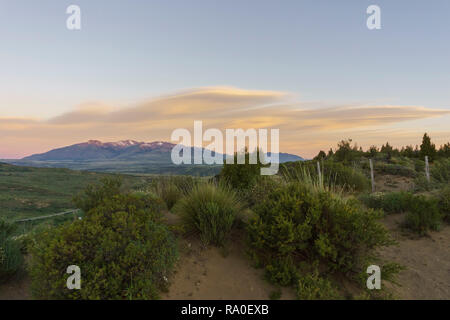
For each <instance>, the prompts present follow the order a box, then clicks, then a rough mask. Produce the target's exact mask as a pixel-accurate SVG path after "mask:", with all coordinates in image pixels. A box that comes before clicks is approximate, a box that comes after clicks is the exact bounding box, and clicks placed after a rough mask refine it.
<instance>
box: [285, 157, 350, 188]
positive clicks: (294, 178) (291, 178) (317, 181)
mask: <svg viewBox="0 0 450 320" xmlns="http://www.w3.org/2000/svg"><path fill="white" fill-rule="evenodd" d="M314 170H315V169H314V168H313V167H312V166H309V165H305V164H303V163H300V162H298V163H296V164H295V165H294V166H290V167H287V166H286V165H282V167H281V176H282V178H283V180H284V182H286V183H290V182H301V183H302V184H305V185H307V186H308V187H310V188H311V189H312V190H314V191H317V192H330V193H333V194H337V195H342V194H343V192H344V190H345V187H344V186H341V185H338V184H337V183H336V179H333V176H332V174H330V176H329V177H328V179H325V178H324V174H323V169H321V170H322V174H321V175H320V176H319V175H318V174H317V172H316V171H314ZM334 178H335V176H334Z"/></svg>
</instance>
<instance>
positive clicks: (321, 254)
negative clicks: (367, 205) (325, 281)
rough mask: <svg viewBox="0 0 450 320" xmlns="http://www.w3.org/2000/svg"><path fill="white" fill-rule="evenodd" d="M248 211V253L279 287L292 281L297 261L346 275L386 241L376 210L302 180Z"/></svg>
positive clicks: (384, 230)
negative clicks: (316, 263)
mask: <svg viewBox="0 0 450 320" xmlns="http://www.w3.org/2000/svg"><path fill="white" fill-rule="evenodd" d="M254 211H255V213H256V217H255V218H254V219H253V220H252V221H251V222H250V223H249V225H248V233H249V242H250V253H251V256H252V258H253V259H254V262H255V263H256V264H257V265H259V266H262V267H265V270H266V272H267V275H268V277H269V279H271V280H272V281H274V282H277V283H280V284H282V285H287V284H295V281H296V279H298V273H297V271H298V263H299V261H302V260H306V261H311V262H314V261H320V262H322V264H323V265H324V266H325V267H326V268H327V269H328V270H330V271H340V272H343V273H347V272H352V271H354V270H355V269H358V268H361V266H362V265H363V264H364V262H365V261H366V260H368V259H369V258H371V256H370V253H371V252H372V249H374V248H376V247H378V246H382V245H389V244H391V243H392V240H391V239H390V238H389V236H388V231H387V230H386V229H385V228H384V227H383V226H382V225H381V224H380V223H379V222H378V221H377V220H378V219H379V218H381V217H382V212H381V211H374V210H372V209H369V210H366V209H364V208H362V207H361V206H360V205H359V202H358V201H356V200H354V199H348V200H345V199H342V198H340V197H337V196H334V195H333V194H331V193H330V192H317V191H314V190H312V189H311V188H309V187H308V185H304V184H302V183H290V184H287V185H285V186H281V187H279V188H278V189H277V190H276V191H275V192H272V193H270V194H268V195H267V198H266V200H265V201H264V202H263V203H261V204H260V205H258V206H256V207H255V208H254Z"/></svg>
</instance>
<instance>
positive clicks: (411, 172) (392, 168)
mask: <svg viewBox="0 0 450 320" xmlns="http://www.w3.org/2000/svg"><path fill="white" fill-rule="evenodd" d="M375 170H376V171H377V172H379V173H383V174H391V175H394V176H402V177H416V176H417V172H416V170H415V169H413V168H410V167H407V166H404V165H400V164H390V163H376V164H375Z"/></svg>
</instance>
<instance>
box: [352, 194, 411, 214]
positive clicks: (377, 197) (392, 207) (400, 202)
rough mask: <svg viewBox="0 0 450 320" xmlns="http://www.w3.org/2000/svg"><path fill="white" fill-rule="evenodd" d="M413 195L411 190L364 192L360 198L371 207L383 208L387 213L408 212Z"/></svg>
mask: <svg viewBox="0 0 450 320" xmlns="http://www.w3.org/2000/svg"><path fill="white" fill-rule="evenodd" d="M412 197H413V195H412V194H411V193H409V192H403V191H401V192H390V193H380V192H377V193H372V194H364V195H362V196H360V197H359V199H360V200H361V201H362V202H363V203H364V204H365V205H366V206H367V207H369V208H373V209H383V211H384V212H385V213H387V214H391V213H401V212H406V211H407V210H408V208H409V205H410V201H411V199H412Z"/></svg>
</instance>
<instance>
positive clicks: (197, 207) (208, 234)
mask: <svg viewBox="0 0 450 320" xmlns="http://www.w3.org/2000/svg"><path fill="white" fill-rule="evenodd" d="M240 209H241V205H240V202H239V199H238V197H237V195H236V193H235V192H234V191H233V190H232V189H230V188H228V187H226V186H224V185H215V184H211V183H204V184H198V185H196V186H194V188H193V189H192V191H191V192H190V193H189V194H188V195H187V196H185V197H184V198H182V199H181V200H180V201H179V202H178V203H177V205H176V206H175V207H174V211H175V213H177V214H179V215H180V217H181V219H182V221H183V225H184V227H185V230H186V231H187V232H191V233H197V234H199V235H200V239H201V240H202V242H203V243H205V244H213V245H217V246H222V245H224V244H225V241H226V239H227V236H228V235H229V233H230V231H231V228H232V226H233V223H234V221H235V218H236V215H237V214H238V212H239V211H240Z"/></svg>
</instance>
